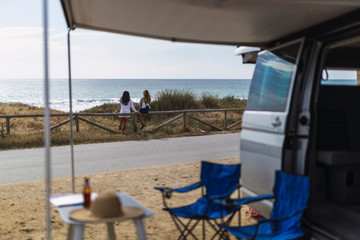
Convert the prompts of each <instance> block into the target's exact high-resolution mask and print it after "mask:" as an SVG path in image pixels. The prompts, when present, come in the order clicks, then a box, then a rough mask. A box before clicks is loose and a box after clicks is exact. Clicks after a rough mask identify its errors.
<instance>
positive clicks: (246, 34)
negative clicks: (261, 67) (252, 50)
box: [61, 0, 360, 47]
mask: <svg viewBox="0 0 360 240" xmlns="http://www.w3.org/2000/svg"><path fill="white" fill-rule="evenodd" d="M61 3H62V7H63V10H64V14H65V18H66V21H67V25H68V27H69V28H70V29H75V28H85V29H92V30H100V31H106V32H114V33H121V34H128V35H135V36H142V37H150V38H157V39H164V40H170V41H181V42H192V43H209V44H223V45H237V46H241V45H248V46H259V47H264V46H266V45H270V44H272V43H274V42H275V41H278V40H280V39H283V38H287V37H289V36H295V35H299V34H300V33H304V30H307V29H310V28H312V27H314V26H319V25H321V24H324V23H326V22H328V21H329V20H333V19H335V18H338V17H341V16H343V15H346V14H348V13H351V12H354V11H356V10H358V9H359V8H360V1H358V0H210V1H209V0H116V1H115V0H61ZM354 16H359V14H354ZM357 20H359V17H357Z"/></svg>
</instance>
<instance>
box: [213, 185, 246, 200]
mask: <svg viewBox="0 0 360 240" xmlns="http://www.w3.org/2000/svg"><path fill="white" fill-rule="evenodd" d="M240 187H241V185H240V184H238V185H236V186H235V187H234V188H233V189H231V190H230V191H229V192H227V193H224V194H222V195H214V196H211V197H210V198H209V199H210V200H214V201H215V200H221V199H224V198H226V199H228V198H229V197H230V195H231V194H233V192H234V191H235V190H236V189H239V188H240Z"/></svg>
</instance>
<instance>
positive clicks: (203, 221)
mask: <svg viewBox="0 0 360 240" xmlns="http://www.w3.org/2000/svg"><path fill="white" fill-rule="evenodd" d="M202 224H203V238H202V239H203V240H205V220H202Z"/></svg>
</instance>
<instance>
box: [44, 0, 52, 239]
mask: <svg viewBox="0 0 360 240" xmlns="http://www.w3.org/2000/svg"><path fill="white" fill-rule="evenodd" d="M43 4H44V5H43V24H44V98H45V99H44V101H45V111H44V145H45V188H46V189H45V190H46V197H45V200H46V239H47V240H50V239H51V224H50V220H51V215H50V194H51V154H50V143H51V140H50V107H49V88H50V87H49V59H48V55H49V52H48V1H47V0H43Z"/></svg>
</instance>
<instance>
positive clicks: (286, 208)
mask: <svg viewBox="0 0 360 240" xmlns="http://www.w3.org/2000/svg"><path fill="white" fill-rule="evenodd" d="M274 194H275V203H274V207H273V211H272V213H271V219H281V218H285V217H290V216H293V215H294V214H295V213H297V212H299V211H301V210H303V209H305V208H306V206H307V201H308V199H309V195H310V179H309V178H308V177H305V176H297V175H292V174H288V173H284V172H281V171H277V172H276V176H275V186H274ZM301 216H302V214H298V215H296V216H294V217H292V218H291V219H289V220H287V221H283V222H281V223H279V225H278V226H277V228H278V229H279V230H285V229H284V228H286V229H289V228H293V227H295V228H299V227H300V219H301Z"/></svg>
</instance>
